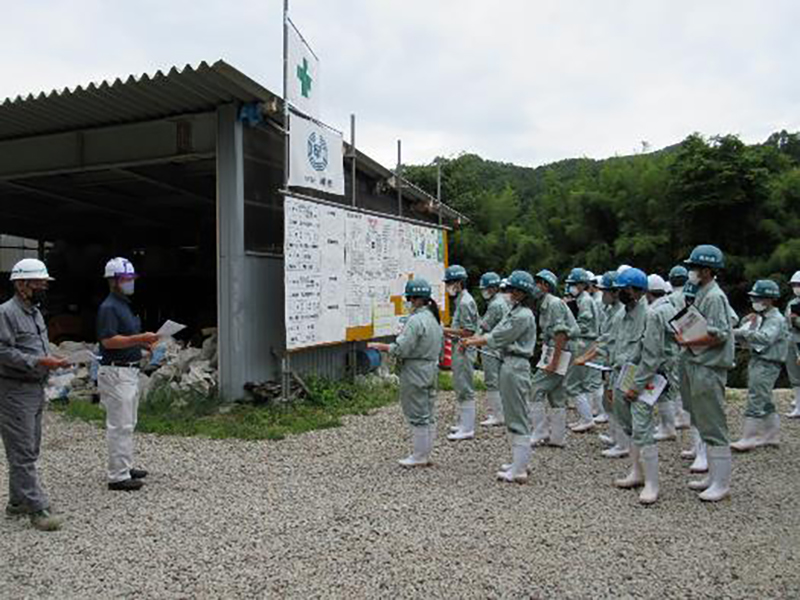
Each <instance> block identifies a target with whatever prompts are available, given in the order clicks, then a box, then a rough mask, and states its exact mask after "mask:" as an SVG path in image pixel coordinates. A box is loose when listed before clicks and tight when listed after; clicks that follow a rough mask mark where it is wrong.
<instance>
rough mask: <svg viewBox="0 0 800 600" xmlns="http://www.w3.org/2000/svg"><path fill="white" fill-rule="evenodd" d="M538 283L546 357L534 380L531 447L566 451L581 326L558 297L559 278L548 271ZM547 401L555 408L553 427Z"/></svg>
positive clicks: (536, 293) (536, 295)
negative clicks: (569, 388)
mask: <svg viewBox="0 0 800 600" xmlns="http://www.w3.org/2000/svg"><path fill="white" fill-rule="evenodd" d="M534 281H535V282H536V287H535V288H534V291H533V297H534V301H535V302H536V303H537V312H538V315H539V327H540V328H541V332H542V358H541V360H540V361H539V364H537V365H536V367H537V371H536V373H535V374H534V376H533V379H532V380H531V385H532V387H533V391H532V398H531V400H532V402H531V423H532V425H533V439H532V440H531V444H533V445H534V446H535V445H539V444H544V443H547V444H548V445H550V446H555V447H557V448H563V447H564V445H565V443H566V442H565V437H566V429H567V398H566V389H565V387H564V375H565V374H566V372H567V368H568V366H569V363H570V359H571V358H572V354H571V352H569V350H570V349H571V348H570V346H569V341H570V340H571V339H572V338H574V337H575V336H577V334H578V324H577V322H576V321H575V317H574V316H572V311H570V309H569V307H568V306H567V303H566V302H564V301H563V300H562V299H561V298H558V297H557V296H555V294H556V293H557V292H558V278H557V277H556V276H555V274H554V273H552V272H551V271H548V270H547V269H544V270H542V271H539V272H538V273H537V274H536V276H535V277H534ZM545 398H547V400H548V402H549V404H550V408H551V413H550V422H549V427H548V419H547V413H546V411H545V405H544V400H545Z"/></svg>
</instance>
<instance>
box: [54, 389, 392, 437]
mask: <svg viewBox="0 0 800 600" xmlns="http://www.w3.org/2000/svg"><path fill="white" fill-rule="evenodd" d="M309 388H310V391H311V396H310V397H309V398H306V399H303V400H299V401H296V402H293V403H288V404H282V405H269V406H253V405H249V404H235V403H223V402H222V401H221V400H220V399H219V398H217V397H215V396H206V395H204V394H199V393H193V392H176V391H175V390H172V389H170V388H169V387H161V388H157V389H154V390H152V391H151V392H150V394H148V396H147V399H146V400H145V401H143V402H141V403H140V405H139V424H138V425H137V430H138V431H141V432H143V433H156V434H160V435H178V436H189V437H190V436H204V437H208V438H212V439H227V438H237V439H243V440H265V439H266V440H280V439H283V438H285V437H286V436H287V435H292V434H299V433H305V432H307V431H312V430H315V429H330V428H332V427H339V426H340V425H341V418H342V417H343V416H345V415H366V414H369V413H370V412H371V411H373V410H375V409H377V408H380V407H382V406H386V405H387V404H390V403H392V402H394V401H396V399H397V388H396V387H395V386H394V385H391V384H366V383H361V384H356V385H353V384H346V383H340V382H330V381H324V380H321V379H319V380H313V381H310V382H309ZM52 406H53V409H54V410H56V411H58V412H60V413H62V414H63V415H65V416H66V417H68V418H73V419H80V420H82V421H88V422H91V423H98V424H101V425H102V424H103V423H105V418H106V417H105V410H104V409H103V407H102V406H101V405H99V404H90V403H88V402H69V403H67V404H53V405H52Z"/></svg>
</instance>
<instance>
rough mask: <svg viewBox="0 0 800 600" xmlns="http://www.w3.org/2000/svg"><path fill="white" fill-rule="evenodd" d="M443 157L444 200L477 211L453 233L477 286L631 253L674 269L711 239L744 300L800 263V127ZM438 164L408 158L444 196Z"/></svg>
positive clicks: (421, 181) (646, 266)
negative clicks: (553, 157)
mask: <svg viewBox="0 0 800 600" xmlns="http://www.w3.org/2000/svg"><path fill="white" fill-rule="evenodd" d="M436 162H438V163H439V164H441V168H442V196H443V198H444V199H445V201H446V202H448V204H450V205H451V206H453V207H454V208H456V209H457V210H459V211H461V212H462V213H464V214H465V215H467V216H468V217H469V218H470V219H471V221H472V223H471V224H469V225H467V226H464V227H462V228H460V229H459V230H458V231H456V232H455V233H454V234H453V235H452V236H451V241H450V256H451V260H453V261H457V262H459V263H461V264H463V265H464V266H465V267H466V268H467V269H468V270H469V272H470V273H471V274H472V275H474V277H473V278H472V279H473V281H471V284H472V283H475V282H476V280H477V277H478V276H479V275H480V274H481V273H483V272H485V271H488V270H495V271H499V272H500V273H502V274H507V273H509V272H510V271H512V270H513V269H518V268H521V269H527V270H530V271H533V272H535V271H537V270H539V269H541V268H549V269H551V270H553V271H555V272H556V273H557V274H558V275H559V276H560V277H562V278H563V276H564V275H565V274H566V273H567V272H568V270H569V269H570V268H572V267H575V266H582V267H585V268H588V269H590V270H592V271H594V272H595V273H602V272H604V271H606V270H609V269H612V268H616V267H617V266H618V265H619V264H621V263H627V264H631V265H633V266H637V267H639V268H641V269H643V270H644V271H646V272H648V273H652V272H658V273H663V274H665V273H666V272H667V271H668V270H669V269H670V267H672V266H673V265H674V264H675V263H677V262H678V261H679V260H681V259H683V258H685V257H686V256H688V253H689V251H690V250H691V249H692V247H694V246H695V245H696V244H700V243H711V244H716V245H718V246H719V247H720V248H722V250H723V251H724V252H725V254H726V257H727V261H728V268H727V269H726V271H725V272H724V274H723V275H722V276H721V277H720V280H721V282H722V283H723V285H724V287H725V288H726V289H727V290H728V291H729V292H730V293H731V294H732V299H733V300H734V302H735V305H738V306H743V304H744V303H745V302H746V296H745V292H746V291H747V289H748V288H749V285H750V283H751V282H752V280H754V279H758V278H764V277H771V278H775V279H776V280H778V281H779V282H780V283H781V284H784V283H785V282H786V281H787V280H788V278H789V277H791V275H792V273H793V272H794V271H795V270H798V269H800V133H787V132H785V131H782V132H780V133H776V134H773V135H771V136H770V137H769V139H767V141H765V142H764V143H763V144H755V145H746V144H744V143H743V142H742V141H741V140H740V139H739V138H738V137H736V136H733V135H726V136H719V137H714V138H703V137H701V136H699V135H691V136H689V137H688V138H686V139H685V140H684V141H683V142H681V143H680V144H678V145H675V146H671V147H670V148H668V149H665V150H661V151H658V152H650V153H643V154H637V155H634V156H625V157H615V158H609V159H606V160H590V159H569V160H563V161H560V162H557V163H553V164H550V165H546V166H542V167H538V168H535V169H532V168H527V167H519V166H516V165H513V164H507V163H498V162H493V161H488V160H484V159H482V158H480V157H479V156H476V155H473V154H463V155H461V156H458V157H457V158H442V159H437V161H436ZM436 162H434V164H431V165H424V166H407V167H406V170H405V173H406V176H407V177H409V179H411V180H412V181H414V182H415V183H416V184H417V185H419V186H420V187H422V188H423V189H425V190H427V191H429V192H431V193H433V194H435V192H436ZM784 291H786V289H785V288H784Z"/></svg>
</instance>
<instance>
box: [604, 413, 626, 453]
mask: <svg viewBox="0 0 800 600" xmlns="http://www.w3.org/2000/svg"><path fill="white" fill-rule="evenodd" d="M614 421H615V429H614V441H615V443H614V445H613V446H612V447H611V448H609V449H608V450H603V452H602V455H603V456H604V457H605V458H625V457H626V456H628V455H629V454H630V452H631V438H630V437H628V434H627V433H625V430H624V429H623V428H622V425H620V424H619V423H617V422H616V419H615V420H614Z"/></svg>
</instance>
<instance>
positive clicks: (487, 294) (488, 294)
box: [481, 290, 494, 300]
mask: <svg viewBox="0 0 800 600" xmlns="http://www.w3.org/2000/svg"><path fill="white" fill-rule="evenodd" d="M481 296H483V299H484V300H490V299H491V298H492V296H494V294H492V292H490V291H488V290H481Z"/></svg>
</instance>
